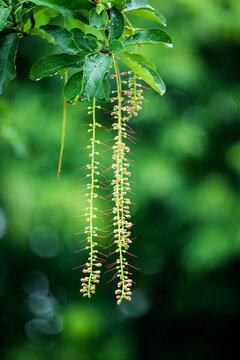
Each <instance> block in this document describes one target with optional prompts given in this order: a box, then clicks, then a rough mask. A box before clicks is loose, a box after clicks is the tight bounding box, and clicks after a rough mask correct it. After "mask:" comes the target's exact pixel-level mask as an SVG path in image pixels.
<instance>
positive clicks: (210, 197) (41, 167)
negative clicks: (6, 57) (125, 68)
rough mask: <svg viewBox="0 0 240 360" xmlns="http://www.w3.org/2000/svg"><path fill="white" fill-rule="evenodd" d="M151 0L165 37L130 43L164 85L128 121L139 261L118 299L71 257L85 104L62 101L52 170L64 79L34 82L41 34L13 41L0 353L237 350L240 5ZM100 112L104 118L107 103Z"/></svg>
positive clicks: (44, 48)
mask: <svg viewBox="0 0 240 360" xmlns="http://www.w3.org/2000/svg"><path fill="white" fill-rule="evenodd" d="M151 4H152V5H153V6H154V7H156V8H157V9H158V10H159V11H160V12H162V13H163V14H164V15H165V17H166V18H167V22H168V28H167V30H168V32H169V33H170V34H171V36H172V38H173V42H174V48H173V49H170V50H169V49H165V48H162V47H158V46H154V47H151V46H147V45H146V46H144V47H143V48H142V49H140V50H139V53H141V54H143V55H145V56H146V57H148V58H149V59H150V60H152V61H153V62H154V63H156V65H157V68H158V70H159V72H160V74H161V75H162V77H163V79H164V81H165V83H166V85H167V93H166V95H164V96H163V97H160V96H159V95H158V94H156V93H154V92H153V91H146V92H145V94H144V96H145V98H146V100H147V102H145V103H144V106H143V111H142V112H141V113H140V115H139V117H137V118H134V119H133V121H132V125H131V126H132V127H133V129H134V130H135V131H136V137H137V143H136V145H134V144H131V149H132V151H133V152H134V154H135V155H134V160H135V162H134V165H135V167H134V175H133V181H135V182H136V185H134V190H133V191H134V192H135V193H136V195H135V196H133V197H132V200H133V202H134V203H136V206H134V208H133V218H132V221H133V223H134V224H135V227H134V229H133V236H137V240H136V241H135V242H134V244H133V246H132V248H131V252H133V253H135V254H137V255H138V258H137V259H135V258H134V259H131V260H132V262H131V263H132V264H133V265H134V266H137V267H139V268H140V269H141V270H140V271H138V272H134V280H135V281H136V283H137V284H136V285H135V287H134V291H133V299H132V302H131V303H123V304H122V305H121V306H120V307H118V306H117V305H116V302H115V296H114V290H115V287H116V284H115V283H113V282H112V283H110V284H109V285H106V284H105V282H106V281H108V280H109V279H110V275H109V274H105V275H104V274H103V276H102V281H101V284H100V285H101V286H99V287H98V288H97V294H96V296H95V297H94V298H92V299H91V300H86V299H83V298H82V296H81V295H80V293H79V288H80V282H79V279H80V277H81V276H82V274H81V271H80V270H75V271H72V268H74V267H76V266H78V265H79V264H81V263H82V262H83V259H84V255H83V254H82V253H78V254H73V251H76V250H77V249H79V244H78V243H77V241H78V240H79V238H77V237H76V236H75V235H74V233H76V232H78V231H80V229H81V226H80V224H79V223H78V221H77V220H78V219H76V218H74V217H73V216H75V215H76V214H77V210H78V209H80V208H81V207H82V206H83V200H82V199H79V198H76V197H77V196H79V194H78V190H79V189H78V188H77V186H78V185H79V183H78V180H79V179H80V178H81V177H82V175H81V173H80V172H77V171H75V170H76V169H78V168H80V167H82V166H83V165H84V164H85V163H86V161H87V153H86V152H85V153H84V151H81V152H76V150H77V149H79V148H81V147H83V146H85V145H86V141H87V137H82V135H83V133H84V132H85V131H86V128H85V127H82V126H81V125H82V124H86V123H88V122H89V120H90V118H89V117H83V118H81V116H82V115H84V114H85V113H86V110H79V109H81V108H83V107H84V106H85V104H81V103H78V104H76V105H75V106H72V107H69V109H68V114H69V118H68V121H67V131H66V144H65V152H64V157H63V170H62V174H61V179H60V180H59V181H58V180H57V178H56V174H57V162H58V155H59V148H60V138H61V122H62V96H61V93H62V86H63V80H61V79H57V78H52V79H46V80H41V81H39V82H33V81H30V80H29V79H28V75H29V69H30V67H31V65H32V63H33V62H34V61H35V60H36V59H38V58H39V57H40V56H42V55H43V54H49V53H50V52H53V47H51V45H49V44H47V43H45V42H44V41H43V40H40V39H38V38H37V37H31V38H25V39H24V40H23V41H22V43H21V46H20V51H19V58H18V62H17V69H18V77H17V79H16V80H15V81H14V82H12V84H11V85H10V86H9V88H8V90H7V92H6V93H5V94H4V95H2V96H1V97H0V151H1V160H0V172H1V176H0V300H1V306H0V318H1V319H0V345H1V347H2V350H1V359H3V360H43V359H44V360H55V359H56V360H77V359H83V360H135V359H136V360H137V359H138V360H139V359H140V360H141V359H144V360H145V359H161V360H198V359H199V360H200V359H201V360H202V359H203V358H204V359H228V360H229V359H233V358H237V357H239V345H238V343H239V339H238V338H239V335H238V330H237V331H236V330H235V329H236V328H238V326H239V321H240V306H239V303H240V281H239V274H240V227H239V218H240V216H239V214H240V202H239V197H240V195H239V190H240V189H239V188H240V187H239V173H240V123H239V113H240V85H239V75H240V67H239V64H240V2H239V1H236V0H225V1H224V0H222V1H220V0H218V1H217V0H215V1H213V0H212V1H209V0H202V1H195V0H171V1H169V0H162V1H156V0H155V1H152V2H151ZM135 24H136V25H137V26H141V27H144V26H146V27H157V26H158V25H156V24H154V23H152V22H150V21H147V20H146V21H144V20H142V19H138V20H136V21H135ZM98 120H99V121H101V122H102V123H103V124H104V126H106V127H111V126H110V121H109V120H108V118H107V116H106V114H105V112H104V111H98ZM104 136H105V135H104ZM106 139H107V137H106ZM109 177H111V174H109ZM109 261H111V260H109ZM236 352H237V353H238V355H236ZM234 353H235V355H234V356H233V354H234Z"/></svg>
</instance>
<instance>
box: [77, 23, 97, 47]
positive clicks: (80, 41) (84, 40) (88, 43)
mask: <svg viewBox="0 0 240 360" xmlns="http://www.w3.org/2000/svg"><path fill="white" fill-rule="evenodd" d="M71 33H72V34H73V37H74V41H75V42H76V44H77V46H78V47H79V48H80V49H81V50H83V51H86V52H92V51H94V50H96V49H97V48H98V44H97V43H96V41H94V40H90V39H88V35H87V34H84V32H83V31H82V30H80V29H77V28H74V29H72V30H71ZM91 37H93V35H91Z"/></svg>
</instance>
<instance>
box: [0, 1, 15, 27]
mask: <svg viewBox="0 0 240 360" xmlns="http://www.w3.org/2000/svg"><path fill="white" fill-rule="evenodd" d="M11 10H12V6H9V7H7V8H6V7H3V6H1V7H0V31H2V30H3V28H4V26H5V24H6V21H7V19H8V16H9V14H10V12H11Z"/></svg>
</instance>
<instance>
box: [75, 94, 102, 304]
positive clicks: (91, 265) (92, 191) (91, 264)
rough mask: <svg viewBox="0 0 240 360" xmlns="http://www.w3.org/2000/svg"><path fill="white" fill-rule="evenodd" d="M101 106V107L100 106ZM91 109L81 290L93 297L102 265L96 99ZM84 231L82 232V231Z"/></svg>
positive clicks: (84, 294)
mask: <svg viewBox="0 0 240 360" xmlns="http://www.w3.org/2000/svg"><path fill="white" fill-rule="evenodd" d="M98 108H99V107H98ZM88 109H89V110H90V111H89V112H88V114H92V116H93V122H92V124H89V129H88V133H90V134H91V138H90V140H89V143H90V145H88V146H87V147H86V148H87V149H89V150H90V154H89V163H88V164H87V165H86V167H85V169H86V170H88V171H89V173H88V174H87V175H86V178H87V179H88V183H87V185H86V189H87V191H86V194H85V195H84V196H86V202H87V207H86V209H85V211H86V213H85V214H84V215H83V216H84V218H85V220H84V223H86V226H85V228H84V230H83V233H84V234H85V236H87V237H86V239H85V240H84V241H86V244H87V245H86V246H85V248H84V250H87V251H88V259H87V261H86V263H85V265H84V268H83V273H84V275H85V276H84V277H83V278H81V282H82V288H81V290H80V292H81V293H83V296H87V297H89V298H90V297H91V296H92V294H95V291H96V284H98V283H99V281H100V280H99V278H100V273H101V270H100V267H101V266H102V259H101V258H99V256H98V253H99V251H98V249H97V248H98V246H99V244H98V239H99V237H100V235H99V229H98V227H97V226H96V220H97V219H101V218H100V217H99V216H98V214H97V213H98V212H101V213H102V211H100V210H98V208H97V207H96V206H95V200H96V198H98V197H100V196H99V195H98V190H99V189H100V188H101V186H100V185H101V183H102V182H101V181H100V180H99V176H100V175H101V168H100V166H101V165H100V162H99V161H97V157H98V156H100V155H101V154H100V152H99V151H96V146H97V145H98V144H100V141H99V140H97V139H96V129H97V127H101V124H99V123H97V122H96V100H95V99H94V100H93V107H92V108H88ZM81 233H82V232H81Z"/></svg>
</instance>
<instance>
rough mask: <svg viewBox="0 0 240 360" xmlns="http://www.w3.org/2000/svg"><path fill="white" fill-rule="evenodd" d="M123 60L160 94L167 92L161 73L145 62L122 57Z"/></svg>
mask: <svg viewBox="0 0 240 360" xmlns="http://www.w3.org/2000/svg"><path fill="white" fill-rule="evenodd" d="M121 61H122V62H123V63H124V64H126V65H127V66H129V67H130V68H131V69H132V70H133V71H134V72H135V73H137V74H138V75H139V76H140V77H141V78H142V79H143V80H144V81H145V82H146V83H147V84H149V85H150V86H151V87H152V88H153V89H154V90H156V91H157V92H158V93H159V94H160V95H163V94H164V93H165V92H166V87H165V84H164V82H163V80H162V78H161V77H160V75H159V74H158V73H157V72H156V71H155V70H153V69H151V68H150V67H149V66H147V65H145V64H137V63H135V62H133V61H132V60H128V59H121Z"/></svg>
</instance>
